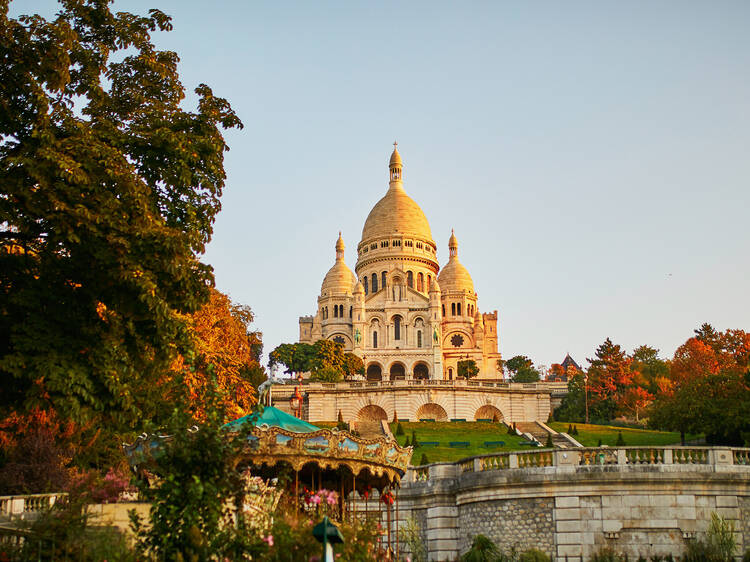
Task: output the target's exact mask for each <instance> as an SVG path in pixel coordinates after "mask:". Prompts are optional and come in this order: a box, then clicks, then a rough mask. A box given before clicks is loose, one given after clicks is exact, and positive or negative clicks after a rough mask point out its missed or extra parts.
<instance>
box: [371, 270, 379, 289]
mask: <svg viewBox="0 0 750 562" xmlns="http://www.w3.org/2000/svg"><path fill="white" fill-rule="evenodd" d="M372 292H373V293H377V292H378V275H377V273H373V274H372Z"/></svg>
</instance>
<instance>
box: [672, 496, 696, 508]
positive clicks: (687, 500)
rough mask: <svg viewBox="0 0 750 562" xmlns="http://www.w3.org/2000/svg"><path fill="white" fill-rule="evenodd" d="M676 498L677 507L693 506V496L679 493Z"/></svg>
mask: <svg viewBox="0 0 750 562" xmlns="http://www.w3.org/2000/svg"><path fill="white" fill-rule="evenodd" d="M676 499H677V507H695V496H691V495H679V496H677V497H676Z"/></svg>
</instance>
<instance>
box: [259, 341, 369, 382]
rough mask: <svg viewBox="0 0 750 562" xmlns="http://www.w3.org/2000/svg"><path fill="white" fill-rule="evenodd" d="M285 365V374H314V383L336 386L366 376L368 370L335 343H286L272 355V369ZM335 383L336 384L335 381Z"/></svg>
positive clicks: (360, 360)
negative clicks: (277, 365) (353, 378)
mask: <svg viewBox="0 0 750 562" xmlns="http://www.w3.org/2000/svg"><path fill="white" fill-rule="evenodd" d="M276 364H281V365H284V367H286V370H285V371H284V372H286V373H288V374H293V373H306V372H310V373H311V379H313V380H321V381H326V382H335V381H339V380H342V379H343V378H344V377H349V376H352V375H355V374H358V375H363V374H364V372H365V366H364V363H363V362H362V359H361V358H360V357H358V356H357V355H355V354H354V353H350V352H345V351H344V347H343V346H342V345H341V344H339V343H336V342H334V341H331V340H318V341H316V342H315V343H314V344H309V343H282V344H281V345H279V346H278V347H276V348H275V349H274V350H273V351H271V353H270V354H269V366H273V365H276ZM334 379H335V380H334Z"/></svg>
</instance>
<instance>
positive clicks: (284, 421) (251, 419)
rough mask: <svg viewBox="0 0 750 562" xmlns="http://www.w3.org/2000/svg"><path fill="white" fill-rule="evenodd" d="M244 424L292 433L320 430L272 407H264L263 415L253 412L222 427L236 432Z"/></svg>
mask: <svg viewBox="0 0 750 562" xmlns="http://www.w3.org/2000/svg"><path fill="white" fill-rule="evenodd" d="M246 423H250V424H252V425H253V426H255V427H263V426H268V427H280V428H281V429H286V430H287V431H292V432H294V433H309V432H311V431H318V430H319V429H320V428H319V427H316V426H314V425H313V424H311V423H307V422H306V421H304V420H301V419H299V418H296V417H294V416H293V415H291V414H287V413H286V412H284V411H282V410H279V409H278V408H274V407H273V406H266V407H265V408H263V413H262V414H260V415H258V414H257V413H256V412H254V413H252V414H249V415H247V416H243V417H241V418H237V419H236V420H234V421H230V422H229V423H228V424H226V425H225V426H224V427H225V428H226V429H229V430H230V431H231V430H237V429H239V428H240V427H242V426H243V425H244V424H246Z"/></svg>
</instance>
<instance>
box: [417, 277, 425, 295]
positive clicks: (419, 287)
mask: <svg viewBox="0 0 750 562" xmlns="http://www.w3.org/2000/svg"><path fill="white" fill-rule="evenodd" d="M417 291H419V292H420V293H421V292H423V291H424V275H422V273H418V274H417Z"/></svg>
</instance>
